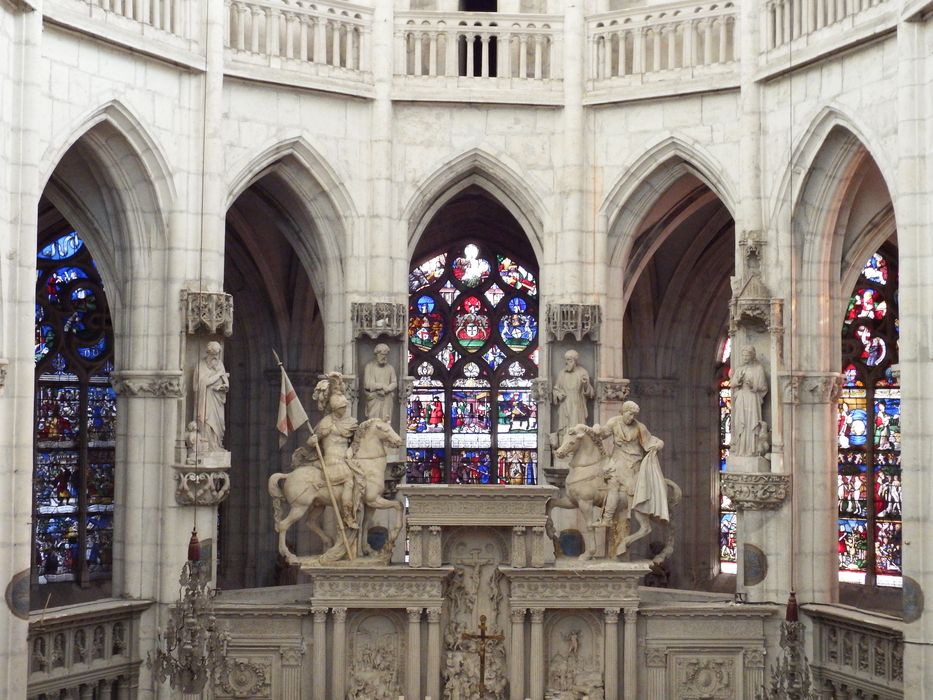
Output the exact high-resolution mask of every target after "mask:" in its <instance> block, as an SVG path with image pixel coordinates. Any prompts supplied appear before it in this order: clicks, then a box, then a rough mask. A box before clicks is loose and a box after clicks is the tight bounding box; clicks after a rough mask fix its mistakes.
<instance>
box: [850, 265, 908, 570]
mask: <svg viewBox="0 0 933 700" xmlns="http://www.w3.org/2000/svg"><path fill="white" fill-rule="evenodd" d="M897 340H898V306H897V261H896V258H895V257H894V256H893V255H889V254H887V253H884V252H878V253H875V254H874V255H872V256H871V257H870V258H869V259H868V261H867V262H866V263H865V266H864V267H863V268H862V272H861V274H860V275H859V279H858V281H857V282H856V284H855V288H854V289H853V291H852V296H851V297H850V299H849V304H848V307H847V308H846V313H845V316H844V319H843V324H842V368H843V369H842V374H843V386H842V391H841V392H840V396H839V399H838V403H837V408H838V413H837V416H838V420H837V431H836V433H837V447H838V463H837V482H836V484H837V507H838V513H839V527H838V542H839V580H840V581H844V582H849V583H864V584H874V585H878V586H889V587H898V586H900V585H901V516H902V514H901V486H902V484H901V454H900V449H901V430H900V424H901V416H900V398H901V396H900V386H899V385H898V380H897V376H896V374H895V372H894V371H893V366H894V365H895V364H896V363H897Z"/></svg>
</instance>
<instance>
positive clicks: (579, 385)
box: [552, 350, 596, 446]
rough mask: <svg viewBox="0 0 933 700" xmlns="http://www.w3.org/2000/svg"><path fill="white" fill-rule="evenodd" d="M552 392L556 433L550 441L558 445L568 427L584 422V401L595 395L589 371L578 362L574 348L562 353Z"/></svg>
mask: <svg viewBox="0 0 933 700" xmlns="http://www.w3.org/2000/svg"><path fill="white" fill-rule="evenodd" d="M552 393H553V401H554V403H555V404H557V434H556V437H553V438H552V441H553V442H555V443H556V444H557V445H559V444H560V443H561V442H563V440H564V435H565V434H566V432H567V429H568V428H571V427H573V426H575V425H579V424H580V423H586V419H587V415H588V412H587V410H586V401H587V399H592V398H593V397H594V396H595V395H596V392H595V390H594V388H593V385H592V383H591V382H590V373H589V372H587V371H586V368H585V367H583V366H582V365H581V364H580V354H579V353H578V352H577V351H576V350H568V351H567V352H565V353H564V369H563V370H561V371H560V373H559V374H558V375H557V378H556V379H555V380H554V389H553V392H552ZM555 446H556V445H555Z"/></svg>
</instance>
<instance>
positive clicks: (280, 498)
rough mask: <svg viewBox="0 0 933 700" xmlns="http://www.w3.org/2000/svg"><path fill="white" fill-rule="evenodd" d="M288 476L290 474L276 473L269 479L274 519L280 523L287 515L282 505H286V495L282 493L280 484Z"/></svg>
mask: <svg viewBox="0 0 933 700" xmlns="http://www.w3.org/2000/svg"><path fill="white" fill-rule="evenodd" d="M287 476H288V474H283V473H282V472H276V473H275V474H273V475H272V476H270V477H269V495H270V496H272V517H273V518H274V519H275V522H279V521H280V520H281V519H282V517H283V516H284V515H285V512H284V510H283V508H282V504H283V503H285V494H284V493H283V492H282V487H281V486H279V482H280V481H281V480H282V479H284V478H285V477H287Z"/></svg>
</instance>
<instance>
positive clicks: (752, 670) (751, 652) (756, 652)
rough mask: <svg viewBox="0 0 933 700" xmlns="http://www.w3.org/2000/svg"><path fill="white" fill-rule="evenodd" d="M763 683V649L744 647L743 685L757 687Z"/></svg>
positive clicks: (760, 686)
mask: <svg viewBox="0 0 933 700" xmlns="http://www.w3.org/2000/svg"><path fill="white" fill-rule="evenodd" d="M764 684H765V650H764V649H745V687H746V688H752V689H756V690H757V689H759V688H762V687H764Z"/></svg>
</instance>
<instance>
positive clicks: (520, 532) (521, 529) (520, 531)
mask: <svg viewBox="0 0 933 700" xmlns="http://www.w3.org/2000/svg"><path fill="white" fill-rule="evenodd" d="M512 534H513V535H515V536H516V537H524V535H525V526H524V525H516V526H514V527H513V528H512Z"/></svg>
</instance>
